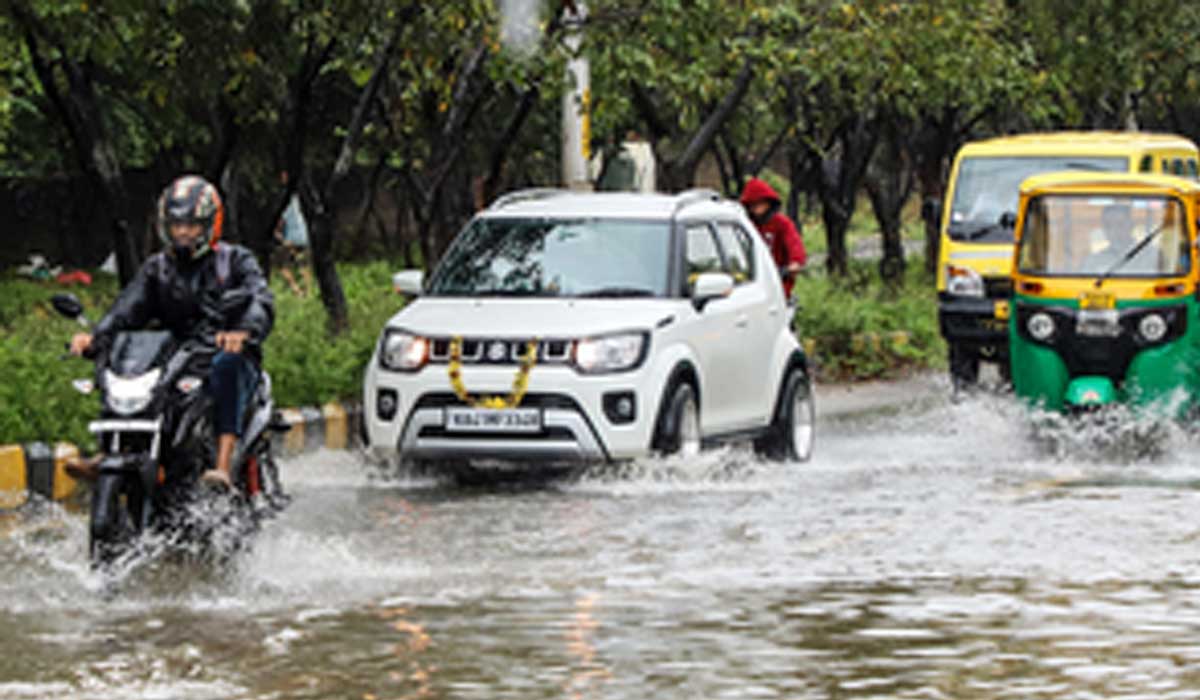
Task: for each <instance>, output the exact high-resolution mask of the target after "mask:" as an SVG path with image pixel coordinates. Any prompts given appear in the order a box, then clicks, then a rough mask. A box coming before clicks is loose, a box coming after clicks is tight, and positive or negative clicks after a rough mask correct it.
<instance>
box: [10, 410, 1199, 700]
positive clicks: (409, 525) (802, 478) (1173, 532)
mask: <svg viewBox="0 0 1200 700" xmlns="http://www.w3.org/2000/svg"><path fill="white" fill-rule="evenodd" d="M1160 439H1161V440H1162V445H1161V447H1162V451H1163V454H1162V455H1161V456H1160V457H1158V458H1156V459H1153V460H1149V461H1136V462H1133V463H1128V462H1126V461H1124V460H1120V459H1115V458H1110V457H1107V456H1104V455H1101V456H1097V455H1094V454H1091V453H1090V450H1088V449H1087V448H1086V445H1082V446H1081V445H1080V444H1074V445H1071V446H1069V447H1070V449H1067V450H1066V451H1065V453H1064V452H1063V451H1062V450H1060V453H1058V454H1055V453H1051V452H1048V451H1046V450H1045V449H1040V448H1037V447H1034V446H1033V445H1032V444H1031V440H1030V435H1029V429H1028V417H1027V416H1026V415H1025V414H1023V413H1022V411H1020V410H1019V409H1017V408H1016V407H1015V406H1013V405H1012V404H1011V403H1010V402H1009V401H1008V400H1006V399H1003V398H996V397H985V398H978V399H972V400H969V401H966V402H964V403H961V404H951V403H949V402H944V401H941V400H933V401H929V400H923V401H920V402H917V403H913V404H911V405H901V406H898V407H896V408H895V409H893V410H890V411H886V412H875V413H870V414H867V415H862V416H859V417H841V418H838V419H833V420H826V421H825V423H824V424H823V425H822V430H821V432H820V433H819V438H818V445H817V455H816V458H815V460H814V461H813V463H811V464H808V465H792V466H785V467H773V466H770V465H764V464H759V463H756V462H755V461H754V460H753V459H752V458H751V457H750V456H749V455H748V454H746V453H744V452H741V451H738V450H727V451H723V452H719V453H715V454H710V455H705V456H704V458H703V463H702V464H691V465H673V464H663V463H647V464H643V465H636V466H635V467H634V468H631V469H627V470H624V471H623V472H622V473H619V474H613V473H606V474H597V475H592V476H589V477H587V478H585V479H583V480H581V481H578V482H572V483H566V484H557V485H548V486H543V487H505V488H493V489H482V490H481V489H470V490H468V489H464V488H455V487H452V486H446V485H440V484H437V483H432V482H429V481H401V482H397V481H384V480H378V479H373V478H370V477H369V476H368V475H367V473H366V472H365V471H364V470H363V468H362V467H361V466H360V465H359V464H358V462H357V461H356V460H355V459H353V458H351V457H349V456H346V455H341V454H322V455H316V456H311V457H306V458H303V459H299V460H296V461H293V462H289V463H286V465H285V472H284V475H285V478H286V479H287V480H288V482H289V485H290V488H291V490H292V492H293V494H294V495H295V502H294V504H293V505H292V507H291V508H290V509H289V510H288V511H287V512H286V513H285V515H284V516H283V517H281V518H280V519H279V520H277V521H274V522H272V523H271V524H270V525H269V526H268V527H267V528H266V529H265V531H264V532H263V533H261V535H260V536H259V538H258V540H257V542H256V544H255V546H254V548H253V550H252V551H251V552H249V553H247V554H246V555H244V556H243V557H242V559H241V560H240V561H239V563H238V566H237V567H236V569H234V570H232V571H229V572H225V573H221V572H216V571H212V570H204V569H202V568H197V567H195V566H189V565H183V564H179V563H173V562H160V563H156V564H153V565H149V566H147V567H145V568H144V569H143V570H141V571H138V572H137V573H135V574H133V575H132V576H131V577H130V579H129V580H127V581H125V582H124V587H123V591H122V592H121V593H120V594H118V595H116V596H115V597H113V598H112V599H109V600H102V599H100V598H99V597H98V591H99V589H100V585H101V584H100V581H98V580H97V578H96V577H95V576H94V575H93V574H92V573H90V572H89V571H88V569H87V566H86V564H85V549H86V533H85V523H84V520H83V517H82V516H81V515H79V514H67V513H63V512H61V511H55V512H52V513H50V514H48V515H45V516H42V517H37V518H28V517H26V518H19V519H11V520H9V521H7V522H3V523H0V527H2V528H3V534H0V561H3V562H4V566H3V569H2V570H0V597H2V600H3V603H4V604H3V610H2V611H0V698H56V699H57V698H97V699H99V698H105V699H109V698H353V699H355V700H364V699H377V700H384V699H393V698H479V699H484V698H487V699H494V698H522V699H527V698H567V699H571V698H629V699H639V700H640V699H642V698H651V697H653V698H1192V697H1197V698H1200V515H1198V513H1200V492H1198V491H1197V487H1198V485H1200V465H1198V464H1197V460H1196V458H1195V456H1194V455H1195V454H1196V451H1197V448H1200V442H1198V441H1196V440H1190V439H1187V438H1185V437H1183V436H1180V435H1175V434H1168V435H1166V436H1162V437H1161V438H1160Z"/></svg>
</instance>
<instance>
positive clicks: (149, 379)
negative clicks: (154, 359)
mask: <svg viewBox="0 0 1200 700" xmlns="http://www.w3.org/2000/svg"><path fill="white" fill-rule="evenodd" d="M161 376H162V369H161V368H155V369H152V370H150V371H149V372H147V373H145V374H143V375H141V376H137V377H132V378H126V377H120V376H118V375H116V374H114V373H113V371H112V370H105V371H104V392H105V394H104V396H105V401H107V402H108V407H109V408H110V409H112V411H113V412H114V413H117V414H120V415H122V416H129V415H133V414H134V413H137V412H139V411H144V410H145V409H146V407H147V406H149V405H150V400H151V399H153V398H154V387H156V386H158V379H159V377H161Z"/></svg>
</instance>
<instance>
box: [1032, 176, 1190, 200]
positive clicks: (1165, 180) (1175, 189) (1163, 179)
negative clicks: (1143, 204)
mask: <svg viewBox="0 0 1200 700" xmlns="http://www.w3.org/2000/svg"><path fill="white" fill-rule="evenodd" d="M1020 191H1021V195H1022V196H1030V195H1033V194H1048V193H1053V192H1059V193H1064V194H1079V193H1085V194H1090V193H1103V194H1117V193H1121V192H1125V193H1129V194H1153V193H1158V194H1174V195H1178V196H1181V197H1188V196H1195V195H1200V182H1197V181H1195V180H1191V179H1188V178H1183V177H1177V176H1175V175H1150V174H1141V173H1095V172H1081V171H1078V170H1071V171H1065V172H1058V173H1044V174H1042V175H1034V176H1032V177H1029V178H1026V179H1025V180H1024V181H1022V182H1021V188H1020Z"/></svg>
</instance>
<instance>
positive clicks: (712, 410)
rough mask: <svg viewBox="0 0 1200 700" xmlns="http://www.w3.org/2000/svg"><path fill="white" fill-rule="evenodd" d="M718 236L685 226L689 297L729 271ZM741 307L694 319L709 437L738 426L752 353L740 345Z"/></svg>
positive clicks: (708, 309) (726, 302) (720, 302)
mask: <svg viewBox="0 0 1200 700" xmlns="http://www.w3.org/2000/svg"><path fill="white" fill-rule="evenodd" d="M726 271H727V270H726V265H725V259H724V258H723V257H722V255H721V248H720V246H719V245H717V239H716V233H715V231H714V230H713V227H712V226H711V225H710V224H709V223H708V222H706V221H697V222H687V223H685V224H684V272H685V279H686V280H687V285H688V292H689V294H690V292H691V286H692V284H693V283H694V282H695V280H696V278H697V277H698V276H700V275H702V274H704V273H706V272H726ZM738 315H739V307H738V305H736V304H735V303H734V301H733V299H732V297H729V298H725V299H715V300H713V301H711V302H709V303H708V304H707V305H706V306H705V307H704V309H703V310H702V311H697V312H695V314H694V316H693V317H692V318H691V323H690V327H689V332H688V342H689V344H690V345H691V347H692V351H693V352H694V353H695V354H696V358H697V359H698V360H699V362H700V367H698V368H697V369H698V370H699V374H700V422H701V429H702V431H703V432H704V433H705V434H706V435H712V434H715V433H723V432H728V431H730V430H733V429H735V427H736V415H737V403H738V388H737V384H738V382H739V381H740V380H741V378H742V376H743V375H744V370H743V369H742V367H741V363H742V362H744V361H745V356H746V354H747V353H745V352H744V351H743V349H742V348H740V347H739V346H738V341H739V339H740V338H741V334H739V333H738V329H737V326H736V322H737V318H738Z"/></svg>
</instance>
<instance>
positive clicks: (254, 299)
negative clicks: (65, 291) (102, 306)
mask: <svg viewBox="0 0 1200 700" xmlns="http://www.w3.org/2000/svg"><path fill="white" fill-rule="evenodd" d="M153 321H157V322H158V323H159V324H160V325H161V326H162V328H163V329H164V330H169V331H171V332H172V333H173V334H174V335H175V337H176V338H178V339H180V340H187V339H196V340H202V341H204V342H206V343H209V344H212V343H214V342H215V335H216V334H217V333H218V332H220V331H246V332H248V333H249V335H250V337H249V342H248V347H247V348H246V350H245V351H244V352H246V353H247V355H248V356H249V357H250V358H252V359H253V360H255V361H256V362H260V363H261V362H262V344H263V341H265V340H266V339H267V335H268V334H270V332H271V328H272V326H274V324H275V297H274V295H273V294H271V290H270V288H268V287H267V279H266V277H264V276H263V273H262V269H261V268H259V266H258V261H257V260H256V259H255V258H254V254H253V253H251V252H250V251H249V250H247V249H246V248H243V247H241V246H238V245H231V244H229V243H221V244H219V245H218V246H217V249H216V250H214V251H212V252H211V253H209V254H208V255H205V256H204V257H202V258H200V259H199V260H196V261H194V262H190V263H185V264H180V263H179V262H178V261H177V260H176V259H175V257H174V256H173V255H171V254H169V253H165V252H163V253H157V254H155V255H153V256H151V257H150V258H149V259H148V260H146V262H145V263H143V264H142V267H141V269H140V270H138V273H137V276H136V277H135V278H134V279H133V281H132V282H130V283H129V284H128V285H127V286H126V287H125V288H124V289H122V290H121V294H120V295H119V296H118V297H117V301H116V303H114V304H113V307H112V309H110V310H109V312H108V314H107V315H106V316H105V317H104V318H103V319H101V321H100V323H99V324H97V325H96V330H95V332H94V333H93V337H94V342H96V343H98V344H99V346H100V347H101V348H107V347H110V346H111V344H112V340H113V337H114V336H115V335H116V334H117V333H119V332H121V331H130V330H141V329H143V328H146V327H147V326H148V325H150V323H151V322H153Z"/></svg>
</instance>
